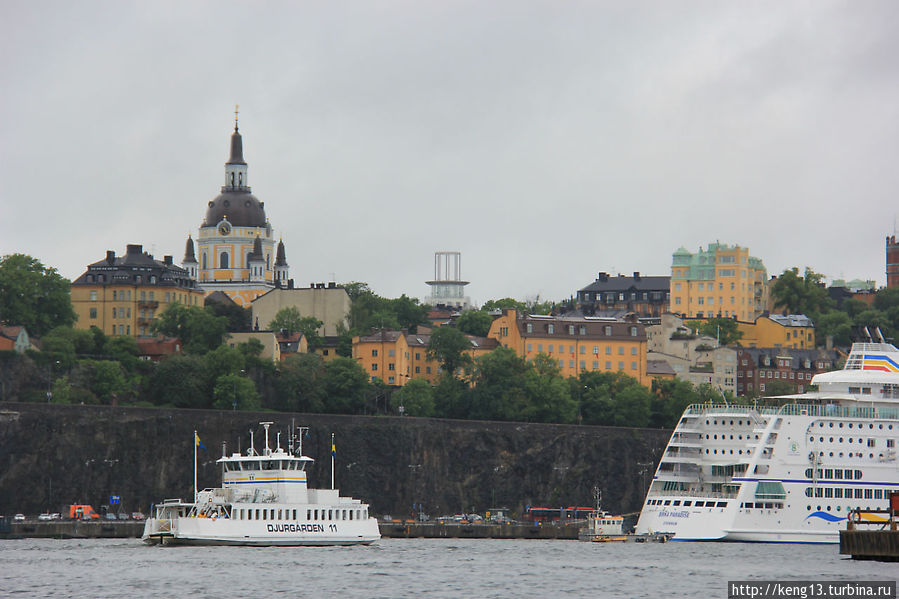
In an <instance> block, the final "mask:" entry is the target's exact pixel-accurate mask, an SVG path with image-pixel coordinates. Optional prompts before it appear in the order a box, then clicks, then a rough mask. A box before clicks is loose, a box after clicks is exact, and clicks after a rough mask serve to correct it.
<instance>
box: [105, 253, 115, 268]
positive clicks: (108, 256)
mask: <svg viewBox="0 0 899 599" xmlns="http://www.w3.org/2000/svg"><path fill="white" fill-rule="evenodd" d="M106 263H107V264H109V265H110V266H112V265H113V264H115V250H106Z"/></svg>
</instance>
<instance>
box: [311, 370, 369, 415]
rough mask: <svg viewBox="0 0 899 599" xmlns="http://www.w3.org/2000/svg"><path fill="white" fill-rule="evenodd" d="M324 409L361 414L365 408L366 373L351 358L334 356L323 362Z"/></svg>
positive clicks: (367, 384)
mask: <svg viewBox="0 0 899 599" xmlns="http://www.w3.org/2000/svg"><path fill="white" fill-rule="evenodd" d="M322 382H323V383H324V397H325V410H326V411H327V412H329V413H333V414H361V413H362V412H363V410H364V409H365V392H366V390H367V389H368V387H369V383H368V374H367V373H366V372H365V371H364V370H363V369H362V367H361V366H360V365H359V363H358V362H356V360H353V359H352V358H335V359H333V360H331V361H329V362H327V363H326V364H325V374H324V377H323V381H322Z"/></svg>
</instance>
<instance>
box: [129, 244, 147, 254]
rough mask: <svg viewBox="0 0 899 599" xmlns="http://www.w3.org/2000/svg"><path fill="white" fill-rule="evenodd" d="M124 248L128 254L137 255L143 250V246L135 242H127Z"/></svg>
mask: <svg viewBox="0 0 899 599" xmlns="http://www.w3.org/2000/svg"><path fill="white" fill-rule="evenodd" d="M126 250H127V252H128V253H129V254H138V255H139V254H140V253H141V252H143V251H144V246H142V245H140V244H137V243H129V244H128V245H127V246H126Z"/></svg>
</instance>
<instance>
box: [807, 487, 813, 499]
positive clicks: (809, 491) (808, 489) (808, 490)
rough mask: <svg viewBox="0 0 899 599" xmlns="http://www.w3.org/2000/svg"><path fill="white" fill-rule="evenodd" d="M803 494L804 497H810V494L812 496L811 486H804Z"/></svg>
mask: <svg viewBox="0 0 899 599" xmlns="http://www.w3.org/2000/svg"><path fill="white" fill-rule="evenodd" d="M805 496H806V497H811V496H812V488H811V487H806V488H805Z"/></svg>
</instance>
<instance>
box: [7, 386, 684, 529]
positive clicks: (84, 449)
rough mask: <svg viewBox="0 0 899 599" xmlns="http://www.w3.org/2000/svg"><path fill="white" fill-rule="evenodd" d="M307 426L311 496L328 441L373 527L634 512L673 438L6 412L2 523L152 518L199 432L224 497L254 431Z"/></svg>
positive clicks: (187, 464)
mask: <svg viewBox="0 0 899 599" xmlns="http://www.w3.org/2000/svg"><path fill="white" fill-rule="evenodd" d="M292 420H294V421H295V423H296V425H298V426H299V425H303V426H309V427H310V431H309V436H308V437H307V438H306V439H305V440H304V445H303V450H304V451H303V453H304V454H306V455H308V456H310V457H312V458H315V459H316V464H315V465H314V466H313V467H312V468H311V471H310V477H309V478H310V486H313V487H328V486H330V436H331V433H332V432H333V433H335V435H336V446H337V462H336V463H337V466H336V471H335V478H336V486H337V487H338V488H340V490H341V494H342V495H350V496H352V497H356V498H359V499H362V500H364V501H367V502H368V503H370V504H371V511H372V513H374V514H383V513H389V514H391V515H393V516H395V517H404V516H408V515H409V514H410V512H411V510H412V506H413V504H422V506H423V509H424V511H425V512H426V513H428V514H431V515H432V516H437V515H442V514H453V513H461V512H471V511H475V510H476V511H481V512H483V511H485V510H487V509H489V508H491V507H507V508H510V509H512V510H513V511H517V512H520V511H521V510H522V509H523V507H524V506H526V505H535V506H537V505H540V506H547V507H556V506H571V505H587V506H589V505H592V503H593V499H592V492H591V490H592V489H593V487H599V488H601V489H602V497H603V507H605V508H606V509H607V510H609V511H612V512H617V513H625V512H633V511H636V510H639V509H640V506H641V502H642V500H643V494H644V492H645V489H646V486H647V485H648V484H649V481H650V480H651V479H652V474H653V472H654V469H655V466H656V464H657V463H658V459H659V457H660V456H661V454H662V451H663V450H664V447H665V443H666V442H667V440H668V437H669V435H670V431H663V430H653V429H625V428H610V427H593V426H570V425H547V424H524V423H513V422H477V421H459V420H432V419H420V418H390V417H365V416H338V415H317V414H316V415H313V414H281V413H279V414H273V413H249V412H225V411H199V410H166V409H151V408H121V407H107V406H65V405H46V404H33V403H0V514H11V513H15V512H24V513H27V514H35V513H39V512H42V511H47V510H49V511H51V512H63V511H64V508H65V507H66V506H68V505H69V504H70V503H90V504H92V505H93V506H94V507H95V508H99V506H100V505H103V504H106V503H107V502H108V498H109V496H110V495H119V496H121V498H122V504H123V508H124V509H125V510H126V511H133V510H138V509H139V510H143V511H144V512H146V511H148V509H149V506H150V504H151V503H153V502H158V501H161V500H162V499H164V498H171V497H181V498H184V499H189V498H191V497H192V494H193V431H194V430H196V431H198V434H199V436H200V439H201V440H202V442H203V444H204V445H205V446H206V448H207V449H206V450H205V451H204V450H203V449H200V450H199V452H198V486H199V488H200V489H202V488H204V487H212V486H218V484H219V482H220V471H219V467H218V466H217V465H216V463H215V461H216V460H217V459H218V458H219V457H221V455H222V444H223V443H227V452H228V454H231V453H232V452H234V451H238V450H240V451H244V452H245V451H246V449H247V448H248V447H249V443H250V435H249V431H250V430H251V429H252V430H254V431H255V446H256V449H257V450H261V449H262V447H263V444H264V438H263V434H262V427H260V426H259V422H260V421H274V423H275V424H274V425H273V426H272V429H271V431H272V432H271V433H270V443H271V445H272V446H274V445H275V442H276V434H277V432H278V431H282V432H283V433H282V435H281V438H282V441H281V445H282V446H283V447H285V448H286V445H287V441H286V431H287V430H288V428H289V427H290V425H291V421H292Z"/></svg>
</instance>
